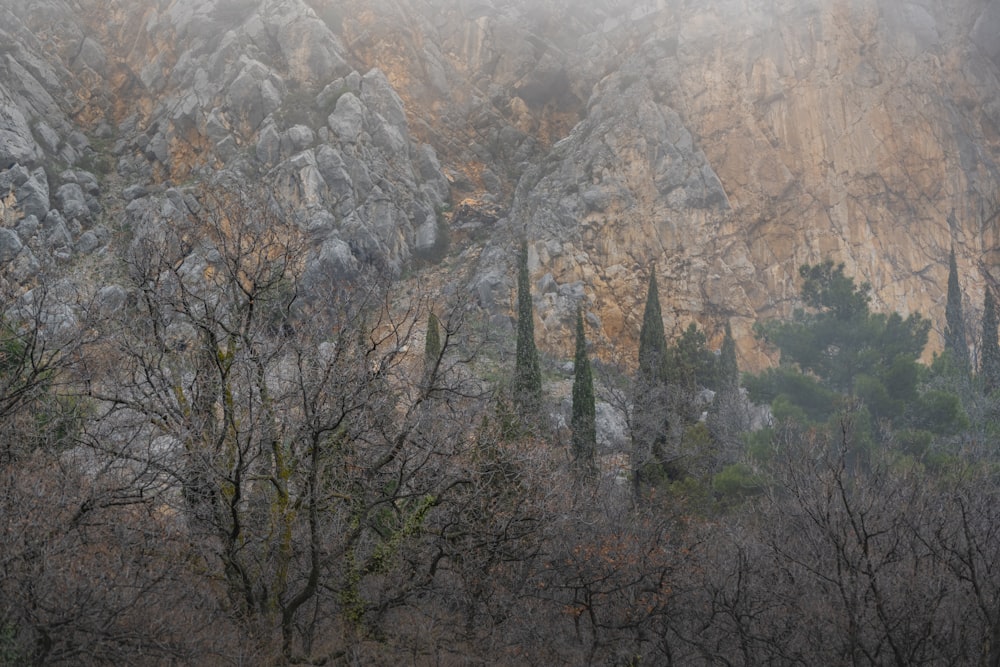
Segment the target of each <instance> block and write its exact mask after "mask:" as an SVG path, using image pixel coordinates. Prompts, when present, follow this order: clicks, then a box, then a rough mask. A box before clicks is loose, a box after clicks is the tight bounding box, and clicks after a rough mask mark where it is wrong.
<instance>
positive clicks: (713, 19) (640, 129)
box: [0, 0, 1000, 368]
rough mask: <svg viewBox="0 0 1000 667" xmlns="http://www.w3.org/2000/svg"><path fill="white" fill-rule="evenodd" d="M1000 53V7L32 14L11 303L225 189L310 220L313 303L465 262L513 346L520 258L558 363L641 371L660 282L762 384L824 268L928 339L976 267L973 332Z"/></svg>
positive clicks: (10, 119)
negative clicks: (772, 345)
mask: <svg viewBox="0 0 1000 667" xmlns="http://www.w3.org/2000/svg"><path fill="white" fill-rule="evenodd" d="M998 26H1000V0H956V1H955V2H951V3H946V4H941V3H935V2H931V0H741V1H740V2H734V1H733V0H706V1H705V2H698V3H691V2H681V1H679V0H635V1H633V2H620V1H619V0H590V1H588V2H581V3H577V2H570V1H569V0H549V1H548V2H537V1H534V0H474V1H470V0H260V1H259V2H253V3H249V2H242V1H240V0H208V1H205V0H169V1H168V0H155V1H152V2H147V3H134V2H130V1H126V0H78V1H77V2H74V3H69V2H67V1H66V0H30V1H29V0H11V1H10V2H7V3H4V5H3V6H2V7H0V197H2V198H3V200H4V209H3V218H2V220H3V223H2V225H0V228H2V229H4V230H6V231H5V232H4V233H3V239H2V240H3V246H2V248H3V250H2V254H0V257H2V258H3V266H2V267H0V269H2V270H0V275H2V276H3V278H4V279H5V280H6V279H9V278H13V279H14V280H15V281H16V282H24V283H25V284H27V283H28V282H30V281H31V279H32V278H33V276H35V275H37V274H38V272H39V271H44V270H45V269H46V268H47V267H51V266H59V265H60V263H65V262H68V261H71V259H72V258H73V257H74V256H77V255H82V254H90V253H97V252H100V250H101V248H102V247H104V245H105V244H107V243H108V242H109V239H110V238H111V235H110V234H109V232H108V229H109V228H111V227H114V226H115V225H118V224H120V223H122V222H126V221H127V222H129V223H131V224H132V226H133V228H134V226H135V225H145V224H149V225H154V226H155V225H156V224H165V223H166V222H168V221H169V220H170V219H171V215H174V214H175V213H177V212H180V213H181V214H183V212H184V206H185V205H184V204H183V202H184V200H185V198H186V197H188V196H190V195H191V194H192V193H193V191H194V190H197V188H199V187H201V186H202V185H203V184H205V183H208V182H210V181H212V180H213V179H215V178H218V177H220V175H229V176H231V177H233V178H236V179H238V180H239V181H240V182H243V183H247V184H252V186H253V187H258V188H264V189H267V190H268V192H269V194H270V195H272V196H274V197H275V198H276V199H277V200H280V202H281V203H282V204H283V205H284V206H286V209H287V210H289V211H291V212H292V213H291V215H293V216H294V219H295V221H296V223H297V224H298V225H299V226H300V227H301V228H302V229H303V230H305V231H306V232H307V233H308V235H309V237H310V238H311V240H312V248H311V251H310V252H311V255H310V257H309V258H308V261H309V262H311V267H312V273H311V274H310V275H313V276H321V275H324V276H329V275H334V276H343V277H345V279H347V278H349V277H350V276H351V275H352V274H353V273H354V272H356V271H357V270H358V269H359V268H360V267H363V266H365V265H372V264H374V265H375V266H377V267H379V268H380V269H382V270H384V272H385V273H386V274H387V275H400V274H402V273H405V272H406V269H408V268H413V269H416V270H419V269H420V268H421V266H423V265H425V264H427V263H433V262H434V261H437V260H438V259H440V256H441V254H442V253H443V252H445V243H446V240H447V239H448V238H449V237H450V239H451V242H452V243H453V244H454V246H456V249H457V250H458V251H461V254H459V253H458V252H456V253H455V256H460V257H475V258H477V259H476V262H477V265H476V267H475V270H474V271H473V274H474V275H473V276H472V278H471V279H470V278H468V277H467V276H466V275H465V272H461V273H462V277H458V273H460V272H455V276H449V275H446V274H447V272H435V273H434V276H435V280H454V281H460V282H461V285H462V286H463V287H467V288H469V289H470V299H472V300H474V301H475V302H477V303H478V304H479V305H480V306H482V307H483V308H485V309H487V310H491V311H493V312H492V315H493V318H494V321H497V322H498V321H500V320H502V319H503V318H505V317H507V316H508V315H509V313H510V309H509V304H510V294H511V290H512V287H513V285H512V281H511V280H510V276H511V275H512V273H511V270H510V263H511V260H512V258H513V248H514V247H515V241H516V240H517V239H518V238H519V237H520V236H526V237H527V238H528V240H529V244H530V253H529V254H530V258H529V259H530V265H531V270H532V273H533V279H534V283H535V287H536V293H535V297H536V305H537V315H538V318H539V323H540V326H539V327H538V328H537V329H538V331H539V335H540V337H541V338H542V341H541V342H542V346H543V348H546V349H548V350H549V351H550V352H552V353H554V354H558V355H561V354H565V353H567V352H568V345H569V341H570V338H571V337H570V336H568V335H567V331H568V330H569V324H570V315H571V314H572V313H573V310H574V308H575V307H576V305H577V304H578V303H583V304H584V306H585V308H586V311H587V321H588V323H589V324H588V325H589V327H590V330H589V331H588V338H590V339H592V340H593V341H594V342H595V345H596V347H595V350H596V351H597V352H598V353H599V354H602V355H605V356H615V355H618V356H620V357H621V358H629V357H630V354H631V352H632V350H630V349H629V347H630V346H629V343H628V341H630V340H633V339H634V338H635V337H636V335H637V332H638V326H639V318H640V315H641V306H642V299H643V296H644V295H643V291H644V285H645V284H646V279H647V276H648V272H649V271H650V270H653V269H654V268H655V270H656V271H657V272H658V274H659V276H660V279H661V282H660V284H661V292H662V300H663V301H664V313H665V319H666V322H665V324H666V325H667V327H668V330H669V331H672V332H673V333H678V332H679V331H680V330H681V329H682V328H684V327H685V326H687V324H688V323H690V322H692V321H696V322H698V323H699V324H700V325H701V326H702V327H703V328H704V329H705V330H706V331H707V333H708V335H709V339H710V341H712V342H717V341H718V340H719V339H721V335H722V334H721V332H722V326H723V324H724V322H725V321H727V320H728V321H730V322H731V323H732V326H733V330H734V333H735V334H736V336H737V338H738V340H739V346H740V352H741V362H742V363H743V365H744V367H747V368H754V367H759V366H761V365H763V364H765V363H768V361H769V360H770V358H769V357H768V354H767V350H765V349H763V348H762V347H761V346H760V345H759V344H758V343H757V342H756V341H754V339H753V337H752V335H751V334H752V325H753V323H754V322H755V321H757V320H758V319H760V318H762V317H773V316H779V315H783V314H786V313H788V312H790V310H791V309H792V308H793V307H794V306H795V305H796V295H797V293H798V285H797V282H796V281H797V268H798V266H799V265H801V264H803V263H806V262H817V261H820V260H823V259H827V258H831V259H834V260H835V261H839V262H844V263H845V264H846V265H847V270H848V272H849V273H851V274H852V275H854V276H856V277H857V278H858V279H859V280H866V281H868V282H870V283H871V284H872V287H873V304H874V306H875V307H876V308H878V309H895V310H899V311H902V312H903V313H909V312H914V311H919V312H922V313H924V314H925V315H928V316H930V317H932V318H933V319H935V320H936V321H937V320H940V319H942V318H941V313H942V312H943V308H944V285H945V276H946V267H947V262H946V259H947V256H948V251H949V250H950V248H951V247H952V246H954V248H955V250H956V253H957V255H958V260H959V269H960V275H961V277H962V282H963V287H964V293H965V295H966V299H967V306H966V309H967V311H968V312H970V313H971V314H972V317H974V316H975V311H976V309H977V308H979V307H980V305H981V303H982V299H983V294H984V290H985V288H986V286H987V285H994V284H997V281H998V280H1000V232H998V225H1000V37H998V35H1000V30H998ZM168 204H169V206H168ZM449 227H450V228H451V229H450V234H449V233H448V232H449V229H448V228H449ZM480 246H481V247H480ZM467 250H469V251H470V252H468V253H466V252H465V251H467ZM317 280H319V278H317ZM933 338H936V337H934V336H932V339H933ZM935 342H936V341H935Z"/></svg>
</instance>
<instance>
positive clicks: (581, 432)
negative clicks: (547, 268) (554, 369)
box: [571, 308, 597, 472]
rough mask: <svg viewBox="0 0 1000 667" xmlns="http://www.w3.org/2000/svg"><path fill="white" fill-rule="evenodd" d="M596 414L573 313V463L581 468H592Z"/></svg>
mask: <svg viewBox="0 0 1000 667" xmlns="http://www.w3.org/2000/svg"><path fill="white" fill-rule="evenodd" d="M596 418H597V412H596V409H595V406H594V377H593V374H592V373H591V370H590V358H589V357H588V356H587V338H586V333H585V332H584V330H583V311H582V310H581V309H580V308H577V310H576V356H575V357H574V359H573V416H572V420H571V426H572V428H573V460H574V461H575V462H576V463H577V465H578V466H580V467H581V468H582V469H584V470H586V471H588V472H590V471H592V470H593V469H594V452H595V451H596V449H597V425H596Z"/></svg>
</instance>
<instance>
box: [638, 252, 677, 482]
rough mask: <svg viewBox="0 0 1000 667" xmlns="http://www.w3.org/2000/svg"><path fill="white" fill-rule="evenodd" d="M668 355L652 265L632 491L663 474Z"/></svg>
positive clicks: (641, 348)
mask: <svg viewBox="0 0 1000 667" xmlns="http://www.w3.org/2000/svg"><path fill="white" fill-rule="evenodd" d="M668 355H669V350H668V348H667V338H666V335H665V334H664V331H663V316H662V314H661V311H660V294H659V289H658V288H657V285H656V269H655V268H654V269H653V270H652V271H651V272H650V275H649V289H648V290H647V292H646V308H645V310H644V311H643V315H642V329H640V331H639V377H638V379H637V381H636V386H635V399H634V401H633V406H634V408H633V410H634V423H633V425H632V428H633V447H634V451H633V458H634V460H633V466H634V468H635V471H634V472H635V485H636V491H638V490H639V488H640V487H641V486H642V485H643V484H644V483H650V482H651V483H656V482H658V481H659V480H661V479H662V478H663V475H664V474H665V469H664V464H665V463H666V446H667V433H668V428H669V420H668V418H667V413H668V409H669V405H668V391H667V380H668V376H669V366H668Z"/></svg>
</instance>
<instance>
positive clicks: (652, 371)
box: [639, 267, 668, 387]
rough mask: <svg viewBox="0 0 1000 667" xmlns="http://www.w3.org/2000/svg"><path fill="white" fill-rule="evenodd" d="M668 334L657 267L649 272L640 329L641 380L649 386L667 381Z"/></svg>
mask: <svg viewBox="0 0 1000 667" xmlns="http://www.w3.org/2000/svg"><path fill="white" fill-rule="evenodd" d="M667 356H668V355H667V336H666V334H665V333H664V331H663V314H662V313H661V311H660V292H659V289H658V288H657V286H656V268H655V267H654V268H653V270H652V271H650V273H649V288H648V289H647V290H646V309H645V310H644V311H643V313H642V329H640V330H639V382H640V384H641V385H645V386H647V387H651V386H655V385H658V384H662V383H664V382H666V379H667V370H668V368H667Z"/></svg>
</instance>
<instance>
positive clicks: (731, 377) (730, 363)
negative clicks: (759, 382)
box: [718, 322, 740, 392]
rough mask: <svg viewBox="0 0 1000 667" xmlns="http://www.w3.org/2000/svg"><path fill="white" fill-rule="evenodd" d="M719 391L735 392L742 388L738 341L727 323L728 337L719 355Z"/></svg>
mask: <svg viewBox="0 0 1000 667" xmlns="http://www.w3.org/2000/svg"><path fill="white" fill-rule="evenodd" d="M718 378H719V391H720V392H727V391H728V392H734V391H738V390H739V388H740V367H739V365H738V364H737V362H736V341H735V340H734V339H733V330H732V328H731V327H730V326H729V322H726V335H725V337H724V338H723V339H722V350H721V351H720V353H719V375H718Z"/></svg>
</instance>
